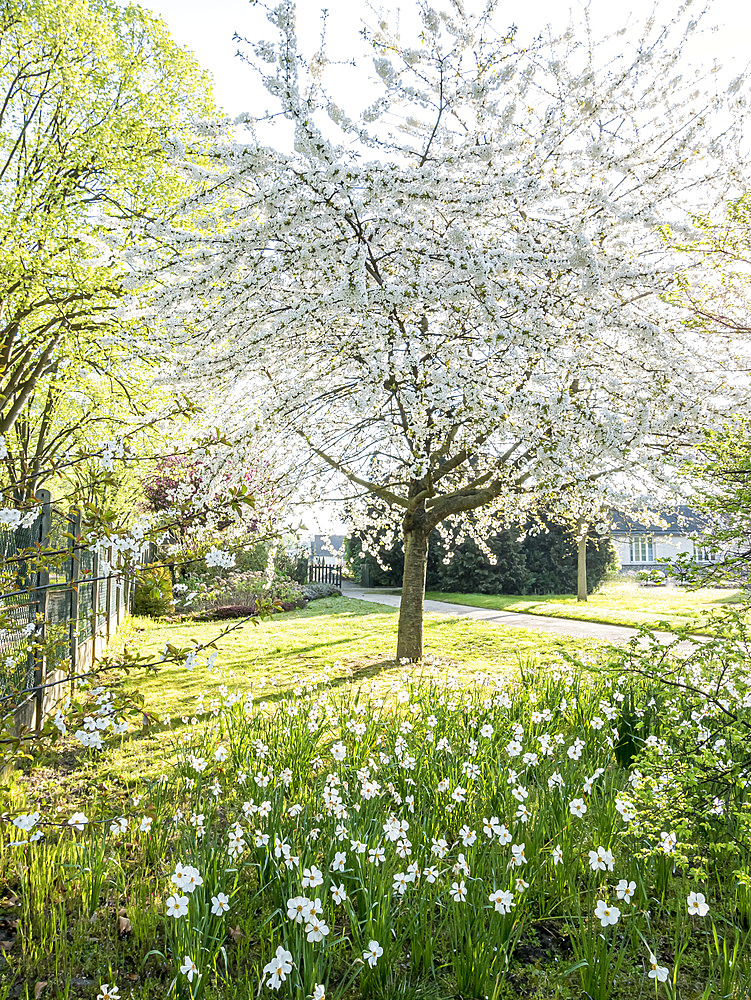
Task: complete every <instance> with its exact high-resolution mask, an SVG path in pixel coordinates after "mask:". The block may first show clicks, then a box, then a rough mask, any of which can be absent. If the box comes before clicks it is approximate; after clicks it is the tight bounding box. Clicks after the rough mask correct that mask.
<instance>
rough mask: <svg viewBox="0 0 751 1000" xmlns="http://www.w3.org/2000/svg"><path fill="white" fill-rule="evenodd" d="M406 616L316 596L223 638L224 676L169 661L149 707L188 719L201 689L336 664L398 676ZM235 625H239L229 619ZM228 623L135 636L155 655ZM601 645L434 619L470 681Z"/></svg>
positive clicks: (262, 684)
mask: <svg viewBox="0 0 751 1000" xmlns="http://www.w3.org/2000/svg"><path fill="white" fill-rule="evenodd" d="M397 617H398V612H397V610H396V609H395V608H390V607H386V606H385V605H380V604H373V603H371V602H369V601H358V600H353V599H350V598H346V597H334V598H324V599H323V600H318V601H312V602H311V603H310V604H309V605H308V606H307V607H306V608H305V609H304V610H302V611H291V612H287V613H286V614H280V615H274V617H273V618H271V619H269V620H267V621H265V622H263V623H262V624H261V625H257V626H256V625H253V624H246V625H242V626H241V627H240V628H239V629H237V630H236V631H234V632H231V633H230V634H229V635H227V636H226V637H225V638H224V639H222V640H221V641H220V643H219V646H220V650H221V661H220V662H221V664H222V670H221V674H220V672H219V671H211V670H207V669H206V668H205V667H202V666H201V665H200V663H202V662H204V661H205V659H206V657H205V656H204V657H202V658H201V659H200V662H199V665H198V666H197V667H196V669H194V670H193V671H192V672H190V673H188V674H187V675H186V673H185V671H184V670H183V669H182V667H165V668H164V669H162V670H160V671H159V673H158V674H156V675H154V676H151V677H145V678H139V680H138V686H139V689H140V690H141V691H142V692H143V693H144V695H145V696H146V703H147V707H148V708H149V709H150V710H152V711H155V712H158V713H160V714H163V713H169V714H171V715H178V716H181V715H184V714H186V713H188V712H190V711H191V708H192V705H193V703H194V700H195V697H196V696H197V694H198V693H199V692H207V693H209V694H211V693H214V692H216V691H217V690H218V689H219V686H220V685H221V684H226V683H231V684H232V685H233V686H237V687H240V688H242V689H243V690H245V689H251V688H252V690H253V691H254V693H255V694H256V695H260V696H267V695H269V694H271V693H274V692H277V693H278V692H279V690H288V689H290V688H291V687H293V686H294V685H295V684H296V683H298V682H299V681H300V679H301V678H302V679H304V677H305V675H306V673H308V672H310V671H311V670H320V669H321V668H323V667H324V666H329V667H331V668H333V669H334V670H335V672H336V673H349V672H355V673H357V674H358V675H361V676H364V677H370V676H373V675H377V674H378V673H379V672H381V671H385V672H387V673H388V674H389V676H392V675H393V674H394V673H397V674H400V673H403V672H404V670H405V669H407V670H412V669H413V668H412V667H407V668H399V667H396V665H395V664H394V663H393V656H394V650H395V648H396V626H397ZM228 624H230V625H232V624H233V623H231V622H230V623H228ZM221 629H222V625H221V624H219V623H217V622H207V623H200V624H198V623H184V622H168V621H165V622H162V621H152V620H149V619H133V622H132V624H131V626H130V630H129V632H128V633H126V639H127V641H131V642H135V643H136V644H137V645H138V648H139V649H141V650H142V651H143V652H144V653H147V654H154V653H156V652H158V651H159V650H161V649H162V648H163V647H164V645H165V644H166V643H171V644H172V645H174V646H178V647H180V648H187V647H189V646H190V645H191V644H194V643H201V644H204V643H208V642H210V641H211V640H212V639H213V638H214V637H215V636H216V635H217V634H218V633H219V632H220V631H221ZM597 645H598V644H597V643H596V642H595V641H594V640H592V641H586V640H585V641H583V640H576V639H571V638H569V637H567V636H554V635H546V634H543V633H539V632H536V631H532V630H530V631H527V630H525V629H518V628H513V629H512V628H507V627H505V626H503V625H497V624H495V623H487V622H479V621H475V620H473V619H471V618H457V617H454V616H439V615H432V614H429V615H426V616H425V655H426V658H427V659H430V658H431V657H439V658H440V661H441V663H442V665H443V666H444V667H445V669H446V670H450V672H452V673H453V674H454V675H455V676H457V677H459V678H461V679H466V678H468V677H472V676H474V675H475V674H476V673H478V672H480V673H486V672H496V671H498V670H501V671H503V670H509V671H510V670H512V669H514V668H515V667H516V665H517V663H518V661H519V659H520V658H522V659H523V660H527V659H529V658H540V659H542V660H547V659H550V658H554V657H556V655H557V654H558V653H560V652H561V651H562V650H567V651H568V652H572V653H573V652H580V653H583V652H585V651H592V650H594V649H595V648H597Z"/></svg>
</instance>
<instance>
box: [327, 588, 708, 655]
mask: <svg viewBox="0 0 751 1000" xmlns="http://www.w3.org/2000/svg"><path fill="white" fill-rule="evenodd" d="M342 593H343V594H344V596H345V597H352V598H355V599H356V600H358V601H372V602H373V603H374V604H386V605H388V606H389V607H391V608H398V607H399V603H400V601H401V597H400V595H399V594H395V593H389V592H383V593H382V592H379V591H377V590H364V589H363V588H362V587H358V586H355V585H353V584H351V583H348V582H347V581H344V582H343V584H342ZM425 610H426V611H430V612H432V613H434V614H438V615H461V616H462V617H466V618H477V619H479V620H481V621H486V622H497V623H498V624H499V625H508V626H509V627H510V628H526V629H530V630H531V631H537V632H550V633H553V634H555V635H570V636H572V637H574V638H576V639H599V640H600V642H613V643H622V642H628V640H629V639H631V638H633V637H634V636H635V635H638V633H637V631H636V629H634V628H629V627H628V626H626V625H604V624H602V623H601V622H584V621H575V620H574V619H573V618H551V617H548V616H547V615H530V614H524V613H522V612H519V611H497V610H491V609H489V608H475V607H470V606H469V605H466V604H449V603H448V602H446V601H425ZM654 636H655V638H657V639H659V641H660V642H661V643H663V644H665V645H667V643H669V642H672V641H673V640H674V639H675V636H674V635H672V633H670V632H655V633H654ZM696 641H697V642H702V641H703V640H702V639H701V638H699V637H698V636H697V640H696ZM683 646H685V647H686V650H685V651H686V652H688V651H689V650H690V649H691V646H692V643H691V642H686V643H681V647H683ZM681 651H683V649H681Z"/></svg>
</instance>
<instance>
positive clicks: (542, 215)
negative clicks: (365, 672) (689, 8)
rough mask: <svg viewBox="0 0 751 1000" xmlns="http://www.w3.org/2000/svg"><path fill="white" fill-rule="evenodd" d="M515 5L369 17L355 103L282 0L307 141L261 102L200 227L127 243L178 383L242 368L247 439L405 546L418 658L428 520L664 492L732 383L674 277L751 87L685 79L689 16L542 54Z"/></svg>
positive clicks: (222, 162) (558, 43)
mask: <svg viewBox="0 0 751 1000" xmlns="http://www.w3.org/2000/svg"><path fill="white" fill-rule="evenodd" d="M495 6H496V5H495V4H494V3H492V2H491V3H489V4H488V5H487V7H486V8H485V10H484V11H483V12H482V13H481V14H480V15H479V16H478V17H472V16H470V15H468V14H465V13H464V10H463V8H462V6H461V5H459V4H454V5H452V6H451V8H450V10H449V11H445V10H438V11H436V10H434V9H433V8H432V7H430V6H428V5H423V4H420V5H418V14H419V17H420V18H421V20H422V25H421V33H420V35H419V37H418V38H416V39H415V40H414V41H403V40H402V39H401V38H400V37H399V36H398V33H397V31H396V29H395V28H393V27H392V26H391V25H389V24H387V23H386V22H383V23H382V24H380V26H378V27H376V28H375V29H373V30H372V31H369V32H366V37H367V39H368V40H369V41H370V43H371V45H372V48H373V54H374V61H373V66H374V69H375V73H376V76H377V78H378V81H379V84H380V87H381V90H380V92H379V93H378V95H377V97H376V99H375V100H374V101H373V103H372V104H371V105H370V106H369V107H368V108H367V109H365V111H364V112H362V114H359V115H358V116H356V117H350V116H349V115H348V113H347V112H346V110H345V109H343V108H342V107H341V105H340V104H339V103H337V102H336V101H335V100H334V99H333V97H332V95H331V93H330V92H329V90H328V89H327V86H326V82H325V80H326V60H327V57H326V53H325V51H321V52H319V53H318V54H317V55H316V57H315V59H314V60H313V62H312V63H311V64H310V65H308V64H307V63H306V61H305V60H304V58H303V56H302V55H301V53H300V50H299V46H298V40H297V36H296V32H295V24H294V7H293V4H291V3H290V2H282V3H281V4H279V5H278V6H277V7H276V8H274V10H273V11H272V12H271V13H270V19H271V21H272V24H273V25H274V27H275V29H276V30H277V32H278V41H277V42H276V43H268V42H262V43H258V44H257V45H256V46H255V47H254V52H255V60H254V62H255V65H256V67H257V68H258V70H259V72H260V73H261V75H262V76H263V79H264V81H265V83H266V85H267V87H268V90H269V92H270V93H271V94H272V95H273V97H274V99H275V100H277V101H278V102H279V104H280V107H281V118H280V119H278V120H281V119H282V118H283V119H284V120H285V121H286V122H287V123H289V126H290V130H291V132H292V133H293V144H292V148H278V149H275V148H272V147H270V146H269V145H267V144H265V143H263V142H262V141H261V140H260V138H258V137H257V136H256V134H255V132H254V128H255V122H254V120H253V118H252V116H247V119H246V120H245V126H246V129H247V131H246V133H244V134H243V135H240V136H237V135H235V136H233V135H230V136H226V137H222V138H221V141H220V142H218V143H217V144H216V146H215V147H214V151H213V152H214V164H215V166H214V170H213V171H212V173H211V176H210V177H209V178H208V179H207V181H206V184H205V190H204V193H203V195H202V196H200V197H199V196H196V197H195V198H193V199H190V200H189V201H188V202H187V203H186V206H185V212H184V221H183V222H182V223H181V224H180V223H179V222H178V221H175V223H174V224H166V223H165V222H157V223H155V225H154V226H152V227H151V229H150V231H149V236H150V238H151V244H150V246H151V251H150V253H149V254H148V255H144V254H143V253H141V252H140V251H139V254H135V253H134V254H132V255H131V259H132V264H133V266H134V267H138V268H140V269H141V271H142V273H143V274H144V277H145V279H146V280H147V281H149V282H154V281H160V280H161V279H162V278H163V277H164V278H165V279H167V278H169V283H167V281H166V280H165V283H164V284H163V285H162V286H161V287H160V288H159V291H158V293H157V294H156V295H155V297H154V298H153V300H152V304H151V315H152V317H153V322H154V323H157V322H161V323H163V324H164V329H165V333H166V334H167V335H168V336H169V337H170V338H172V341H173V342H174V343H177V344H178V345H180V346H181V349H182V353H183V362H184V371H183V379H184V385H185V387H186V388H188V389H189V390H190V391H191V392H200V391H201V390H205V389H206V387H212V386H219V385H222V384H223V385H225V386H226V385H228V383H231V384H233V385H235V386H236V387H237V389H236V391H235V392H234V394H231V395H230V400H229V403H228V413H233V414H235V415H237V414H239V413H241V412H242V411H243V408H244V407H246V406H247V404H246V400H247V398H248V397H249V396H250V397H252V398H253V400H254V409H253V412H252V413H249V414H248V419H247V429H248V430H249V431H250V430H252V431H253V432H256V433H257V432H258V431H259V430H265V431H268V433H269V434H270V435H273V436H278V435H280V434H284V435H285V438H286V441H287V442H289V441H290V439H291V440H296V441H297V442H299V445H300V462H299V465H300V467H301V468H302V469H304V471H305V472H306V473H307V474H308V476H309V479H308V483H309V486H308V490H309V491H310V490H314V491H317V492H318V493H321V492H324V487H322V486H321V483H322V470H324V469H328V470H329V471H330V473H331V474H332V476H333V477H334V481H335V482H336V483H338V484H339V485H338V487H336V488H337V489H338V490H339V491H340V495H341V490H342V484H343V483H345V482H346V483H348V484H349V487H348V489H347V492H348V493H349V494H350V495H351V493H352V491H353V490H354V492H355V494H357V495H358V496H359V497H360V500H361V506H362V509H363V511H366V510H367V508H368V506H372V505H373V504H376V505H378V507H379V510H380V518H379V522H380V525H383V526H388V528H389V530H390V532H391V535H392V537H393V538H395V537H396V534H397V533H399V534H400V535H401V537H402V539H403V545H404V554H405V564H404V581H403V592H402V600H401V610H400V618H399V630H398V640H397V656H398V657H399V658H407V659H416V658H419V657H420V656H421V655H422V601H423V595H424V587H425V579H426V570H427V561H428V541H429V538H430V537H431V533H432V532H433V531H434V529H436V528H439V527H445V526H446V525H450V526H453V527H458V526H459V525H461V523H462V519H463V518H464V516H465V515H466V514H467V513H468V512H473V513H474V522H473V526H472V528H471V529H470V530H471V531H472V533H473V535H474V537H475V538H476V539H482V538H483V537H486V536H487V535H488V534H489V530H488V529H489V527H490V526H491V525H492V524H497V523H499V522H500V523H505V524H510V523H518V522H519V521H520V520H521V521H523V520H524V519H525V517H526V511H528V510H530V509H532V507H534V506H536V505H538V504H540V503H542V504H545V503H546V502H547V500H548V498H555V497H558V496H581V495H584V496H585V497H589V496H590V495H591V494H592V493H593V492H595V491H597V492H598V493H599V494H600V499H601V501H602V504H603V506H621V505H622V504H623V503H624V502H625V501H626V500H627V499H628V495H630V494H631V493H632V492H633V489H634V486H633V483H634V480H635V479H638V481H639V482H638V485H637V492H646V491H648V492H650V493H651V494H652V495H654V493H655V492H657V491H659V490H660V489H662V490H664V489H665V488H666V485H669V484H670V483H671V476H672V475H673V473H674V472H675V469H676V468H677V465H678V461H679V459H680V457H681V454H680V452H681V448H682V447H683V446H687V445H689V444H690V443H691V442H692V441H695V440H696V438H697V434H698V428H700V427H701V426H704V425H706V424H710V425H711V423H712V421H713V420H714V419H715V417H714V413H713V408H714V407H715V405H716V404H717V402H718V400H719V399H720V397H719V394H718V393H717V392H715V390H716V389H717V388H718V387H719V385H720V384H721V382H723V380H724V379H725V373H720V372H718V371H717V369H718V368H719V367H721V364H722V361H721V359H719V358H718V356H717V352H715V353H713V354H712V356H710V354H709V352H708V349H707V344H706V343H704V342H703V341H702V337H701V331H691V332H690V333H685V334H684V332H683V327H682V324H683V321H684V320H685V319H686V318H687V315H688V313H687V312H686V310H685V309H683V308H682V307H681V306H680V305H677V304H674V303H668V302H667V301H666V293H667V292H669V290H670V289H671V288H673V287H674V286H675V285H677V283H678V282H679V280H680V279H681V277H682V275H683V273H684V272H685V271H686V270H687V269H689V268H691V267H695V268H697V269H700V268H701V267H702V266H703V265H702V260H701V258H700V257H697V258H696V259H694V258H691V259H690V260H689V259H688V258H687V257H686V256H685V255H683V256H681V255H680V254H679V253H677V252H675V253H674V252H673V246H672V243H671V241H673V242H674V241H675V240H676V238H677V236H679V235H680V236H681V237H684V236H685V235H686V234H687V233H688V232H690V231H691V226H692V222H691V215H692V213H694V214H695V213H697V212H699V213H701V212H705V213H708V214H711V212H712V211H713V210H714V208H715V206H717V205H718V204H721V203H722V200H723V198H725V197H726V194H727V192H728V190H729V189H730V186H731V185H732V184H734V183H735V181H736V179H737V178H738V177H742V176H743V163H742V161H741V159H740V157H739V156H737V155H736V148H735V146H734V141H735V138H736V137H737V135H738V129H739V127H740V117H739V116H740V113H741V110H742V101H743V100H744V99H745V98H744V93H743V87H744V86H745V85H742V86H741V92H740V93H739V92H738V88H737V87H734V88H731V92H730V93H729V95H718V96H713V95H714V94H715V93H716V87H715V81H714V79H713V80H712V82H711V86H708V85H702V83H701V82H697V80H696V78H695V77H694V76H693V74H692V76H691V82H690V85H689V84H688V83H687V80H686V78H685V77H684V76H683V75H682V72H681V56H682V51H683V43H684V41H685V38H686V37H687V36H688V35H690V33H691V32H692V31H693V30H694V29H695V27H696V25H695V22H694V21H692V20H690V19H689V15H688V14H687V13H685V11H683V12H679V13H677V14H676V16H675V17H673V16H672V12H671V13H667V14H664V15H662V16H660V17H659V18H656V19H653V20H652V21H650V22H649V23H648V24H647V25H646V26H645V28H644V31H643V33H642V34H641V35H639V36H636V35H634V36H631V37H619V38H618V39H617V40H615V41H614V40H613V39H610V40H605V41H604V42H603V43H602V44H600V43H598V42H597V40H595V39H593V38H592V37H591V36H590V35H589V34H588V33H587V29H586V26H584V27H582V30H581V33H579V32H577V31H575V30H574V29H572V30H571V31H570V32H568V33H567V34H566V35H564V36H563V37H562V38H560V39H557V40H555V41H553V42H551V43H550V44H548V43H543V42H542V41H540V42H539V43H535V44H533V45H532V46H530V47H528V48H526V49H525V48H523V47H521V46H520V45H518V44H517V43H516V41H515V40H514V38H513V37H511V36H506V37H504V36H503V33H502V32H499V31H498V28H497V25H496V23H495V21H494V11H495ZM664 24H667V25H668V27H662V25H664ZM251 61H253V60H251ZM726 98H727V99H726ZM721 110H722V111H723V113H722V114H721V113H720V112H721ZM725 112H726V113H725ZM283 142H284V140H283V139H282V138H281V136H280V146H282V145H283ZM218 207H221V208H222V209H223V215H222V218H221V224H220V225H218V226H214V227H213V228H211V226H212V223H211V221H210V220H212V219H214V218H215V215H216V211H217V208H218ZM202 214H203V215H205V216H206V221H205V224H203V226H201V224H200V222H201V217H202ZM179 277H181V278H182V280H177V279H178V278H179ZM186 317H189V319H187V318H186ZM303 456H306V458H307V460H306V458H304V457H303ZM380 525H379V526H380ZM387 541H388V540H387Z"/></svg>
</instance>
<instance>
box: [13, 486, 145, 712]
mask: <svg viewBox="0 0 751 1000" xmlns="http://www.w3.org/2000/svg"><path fill="white" fill-rule="evenodd" d="M40 494H41V495H40V499H41V500H42V504H41V506H40V511H39V514H38V515H37V518H36V519H35V521H34V522H33V524H32V525H31V526H30V527H27V528H15V529H13V528H7V527H3V526H0V585H1V592H0V619H1V620H2V624H1V625H0V696H2V697H3V699H4V701H3V703H2V704H4V705H5V711H4V712H3V713H2V714H3V715H5V717H6V718H7V716H8V714H9V713H12V714H13V715H14V718H15V722H16V728H17V729H18V730H20V729H25V728H38V727H40V726H41V725H42V723H43V722H44V720H45V718H46V717H47V715H48V714H49V711H50V709H51V708H52V707H53V706H54V705H55V704H56V703H57V702H58V701H59V700H60V698H61V697H63V696H64V694H65V693H66V682H68V681H69V680H70V678H72V677H73V676H74V675H75V674H77V673H80V672H82V671H83V670H86V669H87V668H88V667H89V666H91V664H93V662H94V660H95V659H96V658H97V656H99V655H100V654H101V652H102V650H103V649H104V648H105V647H106V645H107V643H108V642H109V639H110V637H111V635H113V634H114V632H115V631H116V629H117V627H118V626H119V624H120V622H121V621H122V619H123V617H124V615H125V612H126V610H127V609H128V608H129V606H130V602H131V592H132V581H131V579H130V578H128V577H126V576H124V575H123V574H121V573H118V572H117V570H114V571H113V572H112V573H107V574H105V573H102V572H100V556H99V555H98V554H96V553H93V552H91V551H90V550H89V549H87V548H84V547H82V546H81V544H80V539H81V514H80V511H60V510H57V509H56V508H55V507H53V505H52V504H51V503H50V497H49V494H48V493H47V492H46V491H40ZM105 559H107V561H108V563H110V564H112V562H113V561H114V553H113V552H112V550H111V549H110V551H109V552H106V553H105ZM30 689H31V690H30ZM67 690H68V692H69V691H70V688H67ZM15 693H17V695H18V697H17V698H14V697H11V696H13V695H14V694H15Z"/></svg>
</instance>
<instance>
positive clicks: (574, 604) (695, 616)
mask: <svg viewBox="0 0 751 1000" xmlns="http://www.w3.org/2000/svg"><path fill="white" fill-rule="evenodd" d="M425 596H426V598H427V599H429V600H432V601H446V602H447V603H449V604H468V605H473V606H475V607H480V608H490V609H497V610H499V611H501V610H508V611H518V612H523V613H524V614H530V615H549V616H550V617H552V618H575V619H577V620H579V621H590V622H604V623H606V624H608V625H630V626H633V627H636V626H639V625H646V626H649V627H650V628H659V627H665V626H667V627H668V628H688V629H690V630H692V631H695V632H702V631H707V630H710V629H711V626H708V625H707V620H708V617H709V616H710V615H712V614H715V613H718V612H722V611H723V610H724V609H727V608H731V609H732V608H736V607H738V605H740V603H741V594H740V591H739V590H721V589H718V588H710V587H706V588H703V589H701V590H693V591H692V590H686V589H684V588H683V587H640V586H639V585H638V584H636V583H634V582H632V581H630V580H613V581H608V582H606V583H604V584H603V585H602V586H601V587H600V589H599V590H598V591H597V592H596V593H594V594H590V595H589V599H588V600H587V602H586V603H584V602H580V601H577V599H576V597H575V596H574V595H572V594H542V595H526V596H516V595H509V594H453V593H452V594H445V593H441V592H440V591H430V592H429V593H427V594H426V595H425Z"/></svg>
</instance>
